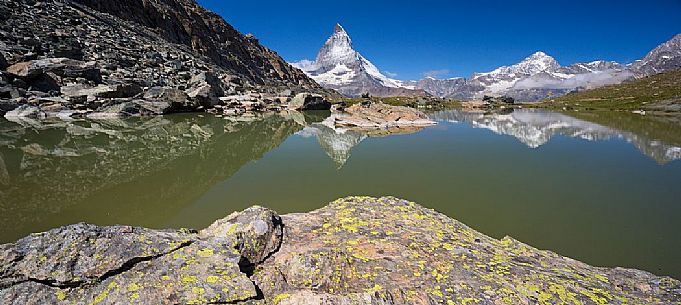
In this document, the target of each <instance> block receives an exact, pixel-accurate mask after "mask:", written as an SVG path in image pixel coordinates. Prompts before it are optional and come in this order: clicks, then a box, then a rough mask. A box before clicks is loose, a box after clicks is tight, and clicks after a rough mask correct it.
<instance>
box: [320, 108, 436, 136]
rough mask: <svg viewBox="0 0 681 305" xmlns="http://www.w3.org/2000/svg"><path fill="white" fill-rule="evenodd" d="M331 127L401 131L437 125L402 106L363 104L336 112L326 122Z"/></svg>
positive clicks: (424, 116)
mask: <svg viewBox="0 0 681 305" xmlns="http://www.w3.org/2000/svg"><path fill="white" fill-rule="evenodd" d="M325 124H326V125H327V126H329V127H332V128H335V127H345V128H352V129H364V130H371V129H400V128H414V127H417V128H418V127H424V126H431V125H435V124H436V123H435V122H434V121H432V120H430V119H429V118H428V116H426V115H425V114H424V113H423V112H421V111H419V110H416V109H413V108H408V107H402V106H390V105H386V104H383V103H374V102H369V101H368V102H362V103H360V104H355V105H352V106H350V107H348V108H345V110H344V112H335V113H334V114H333V115H332V116H331V117H330V118H329V119H327V120H326V121H325Z"/></svg>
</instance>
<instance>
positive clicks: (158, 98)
mask: <svg viewBox="0 0 681 305" xmlns="http://www.w3.org/2000/svg"><path fill="white" fill-rule="evenodd" d="M144 99H145V100H147V101H149V103H146V104H147V105H149V106H151V108H152V109H157V110H158V109H159V108H157V107H161V108H165V109H164V110H163V111H162V113H171V112H183V111H195V110H196V109H197V108H198V107H199V106H200V105H199V104H198V103H197V102H195V101H192V100H191V99H190V98H189V96H188V95H187V94H186V93H185V92H184V91H182V90H180V89H176V88H170V87H152V88H149V89H148V90H147V91H146V92H145V93H144ZM163 103H166V104H167V106H165V107H163V106H161V105H162V104H163Z"/></svg>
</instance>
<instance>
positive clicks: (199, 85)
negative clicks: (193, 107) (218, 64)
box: [186, 72, 224, 107]
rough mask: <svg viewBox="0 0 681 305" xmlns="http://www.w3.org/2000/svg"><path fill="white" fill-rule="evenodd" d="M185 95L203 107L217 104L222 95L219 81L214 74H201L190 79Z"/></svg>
mask: <svg viewBox="0 0 681 305" xmlns="http://www.w3.org/2000/svg"><path fill="white" fill-rule="evenodd" d="M186 92H187V95H188V96H189V97H190V98H192V99H194V100H196V101H197V102H198V103H200V104H201V105H202V106H204V107H211V106H214V105H216V104H217V102H218V98H219V97H220V96H222V95H223V94H224V92H223V91H222V88H221V82H220V79H218V78H217V76H215V74H213V73H210V72H203V73H200V74H197V75H195V76H193V77H192V79H191V80H190V81H189V89H187V90H186Z"/></svg>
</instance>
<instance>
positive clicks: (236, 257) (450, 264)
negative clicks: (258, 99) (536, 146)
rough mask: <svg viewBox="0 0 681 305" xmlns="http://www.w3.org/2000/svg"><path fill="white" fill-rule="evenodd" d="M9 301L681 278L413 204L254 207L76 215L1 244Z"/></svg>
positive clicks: (297, 294) (537, 297)
mask: <svg viewBox="0 0 681 305" xmlns="http://www.w3.org/2000/svg"><path fill="white" fill-rule="evenodd" d="M0 266H1V267H0V268H1V269H0V302H2V303H3V304H22V305H30V304H100V305H105V304H274V305H288V304H309V305H317V304H319V305H321V304H326V305H335V304H338V305H340V304H384V305H390V304H393V305H398V304H400V305H401V304H405V305H406V304H423V305H426V304H429V305H430V304H433V305H434V304H457V305H458V304H480V305H498V304H584V305H596V304H615V305H623V304H653V305H657V304H660V305H662V304H681V282H679V281H678V280H676V279H672V278H669V277H658V276H655V275H653V274H650V273H648V272H644V271H639V270H634V269H625V268H598V267H593V266H589V265H587V264H584V263H581V262H579V261H576V260H573V259H570V258H567V257H563V256H560V255H558V254H555V253H553V252H550V251H542V250H538V249H535V248H533V247H531V246H528V245H526V244H523V243H521V242H519V241H517V240H514V239H513V238H510V237H505V238H503V239H501V240H497V239H494V238H491V237H488V236H485V235H484V234H481V233H479V232H477V231H475V230H473V229H471V228H469V227H468V226H466V225H464V224H462V223H460V222H458V221H456V220H454V219H451V218H448V217H447V216H445V215H442V214H440V213H437V212H435V211H433V210H430V209H426V208H424V207H422V206H419V205H417V204H415V203H413V202H409V201H406V200H401V199H397V198H393V197H383V198H371V197H348V198H343V199H338V200H336V201H334V202H332V203H330V204H329V205H327V206H326V207H323V208H321V209H319V210H315V211H312V212H309V213H301V214H290V215H283V216H279V215H277V214H276V213H275V212H273V211H271V210H268V209H265V208H262V207H252V208H249V209H246V210H245V211H243V212H240V213H233V214H231V215H229V216H227V217H226V218H224V219H220V220H218V221H216V222H215V223H213V224H212V225H211V226H209V227H208V228H206V229H203V230H201V231H193V230H187V229H184V230H150V229H144V228H137V227H129V226H112V227H99V226H94V225H87V224H76V225H71V226H66V227H61V228H57V229H53V230H50V231H48V232H44V233H37V234H32V235H30V236H28V237H25V238H23V239H21V240H19V241H17V242H16V243H14V244H6V245H2V246H0Z"/></svg>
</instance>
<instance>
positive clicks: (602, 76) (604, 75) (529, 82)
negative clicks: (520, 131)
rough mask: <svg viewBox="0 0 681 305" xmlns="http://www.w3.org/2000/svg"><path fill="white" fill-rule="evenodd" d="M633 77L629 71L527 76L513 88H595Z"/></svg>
mask: <svg viewBox="0 0 681 305" xmlns="http://www.w3.org/2000/svg"><path fill="white" fill-rule="evenodd" d="M631 77H633V74H632V73H631V72H629V71H603V72H597V73H584V74H577V75H575V76H573V77H570V78H568V79H565V80H558V79H538V78H532V77H529V78H525V79H522V80H519V81H518V82H517V83H515V85H514V86H513V89H533V88H542V89H574V88H577V87H585V88H595V87H601V86H605V85H612V84H619V83H621V82H623V81H625V80H627V79H630V78H631Z"/></svg>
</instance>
